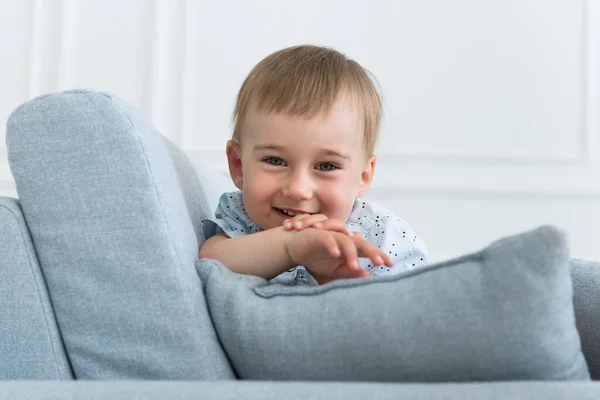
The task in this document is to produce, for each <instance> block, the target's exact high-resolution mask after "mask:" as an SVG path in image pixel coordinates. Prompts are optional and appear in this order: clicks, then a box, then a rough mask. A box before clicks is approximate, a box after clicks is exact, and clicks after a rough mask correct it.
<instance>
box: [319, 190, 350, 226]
mask: <svg viewBox="0 0 600 400" xmlns="http://www.w3.org/2000/svg"><path fill="white" fill-rule="evenodd" d="M321 202H322V206H323V207H322V208H324V209H326V210H327V211H325V213H326V214H327V215H328V216H329V217H330V218H337V219H341V220H346V219H348V217H349V216H350V212H351V211H352V206H353V205H354V197H353V196H352V192H351V190H345V188H344V186H343V185H332V186H329V187H328V188H326V190H323V191H322V194H321Z"/></svg>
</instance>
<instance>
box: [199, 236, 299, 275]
mask: <svg viewBox="0 0 600 400" xmlns="http://www.w3.org/2000/svg"><path fill="white" fill-rule="evenodd" d="M291 234H293V232H289V231H285V230H284V229H283V228H282V227H279V228H274V229H269V230H266V231H262V232H257V233H253V234H250V235H246V236H240V237H235V238H227V237H223V236H214V237H212V238H210V239H209V240H207V241H206V243H204V245H202V247H201V248H200V252H199V257H200V258H212V259H215V260H218V261H220V262H222V263H223V265H225V266H226V267H227V268H229V269H230V270H232V271H233V272H237V273H240V274H248V275H256V276H261V277H263V278H265V279H272V278H274V277H276V276H277V275H279V274H281V273H282V272H284V271H287V270H288V269H290V268H292V267H294V266H295V263H294V262H293V261H292V259H291V258H290V256H289V254H288V252H287V250H286V246H285V240H286V238H287V237H288V236H289V235H291Z"/></svg>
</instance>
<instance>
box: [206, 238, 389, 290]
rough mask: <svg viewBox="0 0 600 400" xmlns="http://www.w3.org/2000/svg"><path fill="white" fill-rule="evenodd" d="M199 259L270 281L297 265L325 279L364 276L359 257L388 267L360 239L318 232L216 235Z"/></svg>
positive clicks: (383, 257)
mask: <svg viewBox="0 0 600 400" xmlns="http://www.w3.org/2000/svg"><path fill="white" fill-rule="evenodd" d="M199 257H200V258H212V259H216V260H218V261H221V262H222V263H223V264H224V265H225V266H226V267H228V268H229V269H230V270H232V271H234V272H237V273H241V274H248V275H256V276H261V277H263V278H265V279H271V278H274V277H275V276H277V275H279V274H280V273H282V272H284V271H286V270H288V269H290V268H292V267H294V266H297V265H304V266H305V267H306V269H308V271H309V272H311V273H314V274H317V275H319V276H322V277H324V278H327V277H329V278H334V279H339V278H345V279H347V278H358V277H363V276H365V274H366V273H365V271H364V270H362V269H360V268H359V264H358V257H368V258H370V259H371V260H372V262H373V263H375V264H378V265H381V264H386V265H391V261H390V259H389V258H388V257H387V255H386V254H385V253H384V252H383V251H381V249H378V248H377V247H376V246H374V245H372V244H370V243H368V242H367V241H365V240H363V239H362V238H358V237H352V236H348V235H345V234H342V233H339V232H333V231H324V230H319V229H312V228H309V229H304V230H302V231H286V230H284V228H283V227H278V228H273V229H269V230H266V231H262V232H258V233H253V234H250V235H246V236H239V237H235V238H228V237H227V236H224V235H216V236H213V237H211V238H210V239H209V240H207V241H206V243H204V245H202V247H201V248H200V252H199Z"/></svg>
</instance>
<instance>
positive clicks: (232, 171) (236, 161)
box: [226, 140, 244, 190]
mask: <svg viewBox="0 0 600 400" xmlns="http://www.w3.org/2000/svg"><path fill="white" fill-rule="evenodd" d="M226 153H227V163H228V164H229V175H231V180H232V181H233V184H234V185H235V186H236V187H237V188H238V189H240V190H242V188H243V187H244V173H243V170H242V153H241V149H240V145H239V144H238V143H235V142H234V141H232V140H229V141H227V150H226Z"/></svg>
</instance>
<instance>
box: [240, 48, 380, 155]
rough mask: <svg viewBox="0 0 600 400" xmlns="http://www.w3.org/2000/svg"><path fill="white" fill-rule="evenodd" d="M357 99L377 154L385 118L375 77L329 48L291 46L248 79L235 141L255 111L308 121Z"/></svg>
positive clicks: (367, 145)
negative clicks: (345, 97)
mask: <svg viewBox="0 0 600 400" xmlns="http://www.w3.org/2000/svg"><path fill="white" fill-rule="evenodd" d="M342 91H344V93H348V94H350V95H352V96H353V99H354V101H356V104H357V105H358V106H359V107H360V108H362V111H363V113H364V129H365V132H364V145H365V149H366V151H367V153H368V155H371V154H373V151H374V149H375V144H376V142H377V136H378V133H379V125H380V123H381V116H382V104H381V103H382V102H381V97H380V96H379V93H378V91H377V89H376V87H375V85H374V82H373V80H371V74H370V73H369V72H368V71H367V70H366V69H364V68H363V67H362V66H361V65H360V64H358V63H357V62H356V61H354V60H351V59H349V58H347V57H346V56H345V55H344V54H342V53H340V52H338V51H336V50H333V49H331V48H327V47H319V46H312V45H303V46H294V47H288V48H286V49H283V50H279V51H277V52H275V53H272V54H271V55H269V56H267V57H266V58H264V59H263V60H262V61H260V62H259V63H258V64H257V65H256V66H255V67H254V68H253V69H252V71H250V74H249V75H248V76H247V77H246V79H245V80H244V83H243V84H242V87H241V88H240V91H239V93H238V96H237V101H236V105H235V109H234V111H233V123H234V128H233V141H234V142H237V143H240V139H241V132H240V131H241V127H242V124H243V122H244V118H245V117H246V115H247V112H248V109H249V108H250V107H255V109H256V111H258V112H277V113H279V112H285V113H287V114H290V115H298V116H306V117H308V118H311V117H314V116H315V115H317V114H319V113H321V112H325V113H327V112H328V111H329V109H330V108H331V107H332V106H333V105H334V103H335V101H336V100H337V98H338V96H339V95H340V93H341V92H342Z"/></svg>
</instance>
